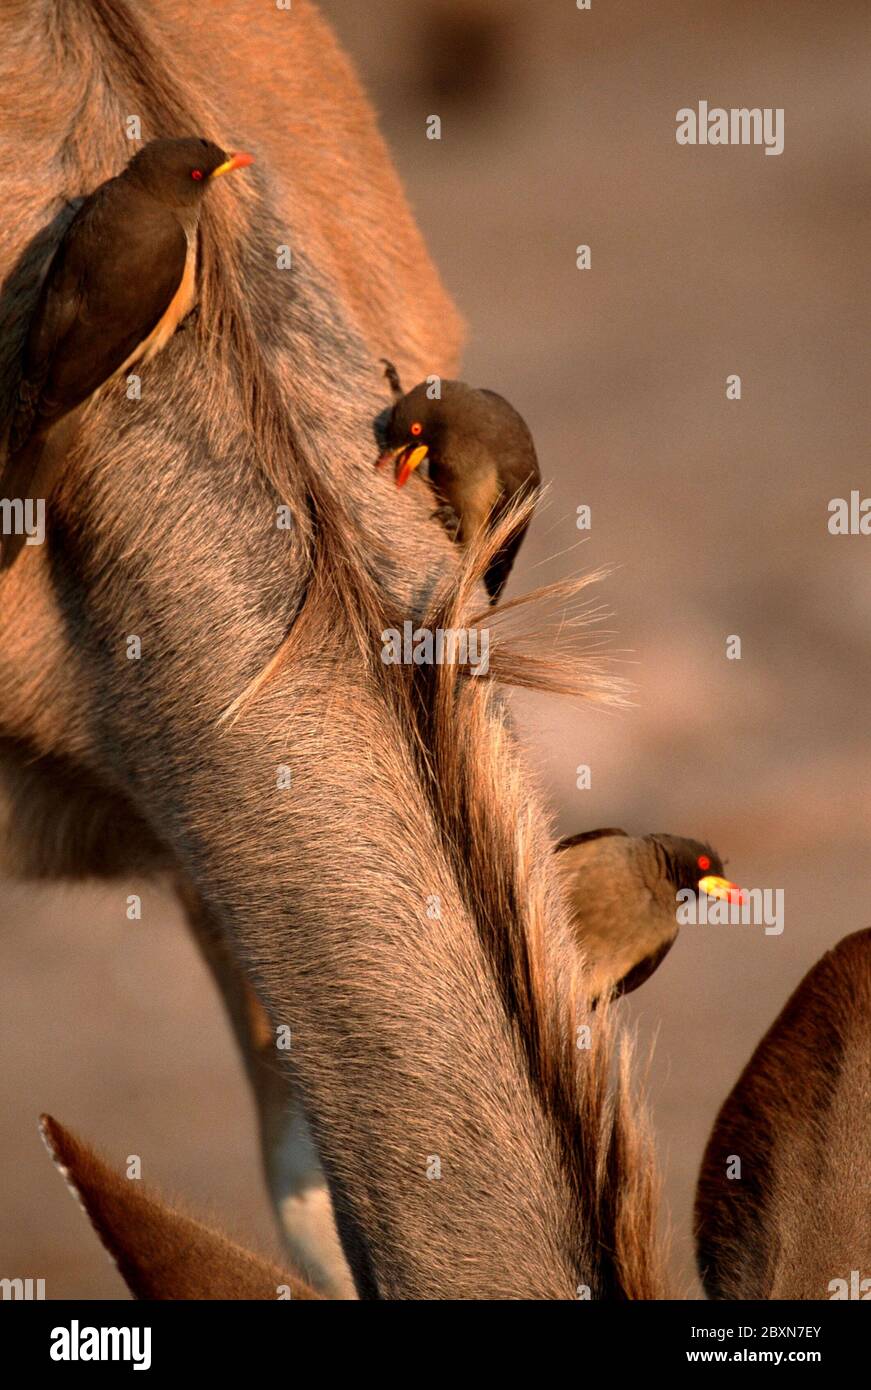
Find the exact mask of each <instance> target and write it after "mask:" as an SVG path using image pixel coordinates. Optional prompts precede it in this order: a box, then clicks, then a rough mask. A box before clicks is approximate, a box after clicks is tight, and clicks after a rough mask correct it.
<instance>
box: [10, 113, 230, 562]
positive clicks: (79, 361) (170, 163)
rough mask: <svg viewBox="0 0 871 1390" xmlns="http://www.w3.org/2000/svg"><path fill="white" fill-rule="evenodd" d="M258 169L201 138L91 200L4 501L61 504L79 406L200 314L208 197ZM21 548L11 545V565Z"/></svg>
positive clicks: (54, 296)
mask: <svg viewBox="0 0 871 1390" xmlns="http://www.w3.org/2000/svg"><path fill="white" fill-rule="evenodd" d="M253 162H254V157H253V155H250V154H242V153H238V154H228V153H227V152H226V150H223V149H221V147H220V146H219V145H215V144H213V143H212V141H211V140H205V139H202V138H199V137H196V136H192V137H190V138H187V137H185V138H184V139H180V140H151V141H150V142H149V143H148V144H147V145H144V146H143V147H142V149H141V150H139V151H138V153H137V154H135V155H134V156H133V158H132V159H131V160H130V162H129V164H128V165H127V167H126V169H124V170H123V171H122V172H121V173H120V174H118V175H117V176H116V177H115V178H112V179H108V180H107V181H106V182H105V183H102V184H100V186H99V187H98V188H96V189H94V191H93V192H92V193H91V194H90V195H89V196H88V197H86V198H85V199H84V200H83V202H82V204H81V206H80V207H79V208H78V210H77V211H76V213H75V215H74V216H73V217H72V219H71V220H70V222H69V224H68V225H67V227H66V230H65V232H64V233H63V236H62V237H61V239H60V241H59V242H58V244H57V247H56V250H55V252H54V256H53V258H52V260H51V263H50V265H49V268H48V271H47V273H46V275H45V279H44V280H43V283H42V287H41V289H40V293H39V298H38V299H37V302H36V307H35V309H34V312H33V315H32V317H31V321H30V324H29V326H28V331H27V336H26V339H25V345H24V354H23V361H22V364H21V378H20V384H19V388H18V397H17V401H16V403H15V406H14V408H13V414H12V420H11V425H10V430H9V450H8V453H7V456H6V458H5V460H4V463H3V466H2V468H0V496H4V497H9V498H16V497H20V498H21V499H22V500H24V499H27V498H44V499H46V501H48V500H50V497H51V494H52V492H53V490H54V488H55V486H56V483H57V480H58V474H59V470H60V469H61V467H62V466H63V463H64V460H65V459H66V457H67V455H68V453H69V449H70V443H71V439H72V436H73V433H74V430H75V427H76V422H77V419H78V414H77V412H78V411H79V408H80V407H81V406H83V405H84V403H85V402H86V401H87V400H88V399H89V398H90V397H92V396H93V395H94V394H95V393H96V392H97V391H98V390H100V389H101V388H102V387H103V386H104V385H105V384H106V382H108V381H109V380H110V378H112V377H113V376H115V374H116V373H119V372H121V371H124V370H127V369H128V368H129V367H131V366H132V365H133V363H134V362H140V361H141V362H147V361H148V360H149V359H150V358H152V357H154V356H155V354H156V353H158V352H160V350H161V349H162V348H163V347H165V346H166V344H167V343H168V342H169V340H170V338H171V337H172V335H173V333H174V332H175V330H176V328H177V327H178V325H179V324H180V323H181V321H182V319H183V318H184V317H185V316H186V315H187V314H188V313H189V312H190V310H191V309H192V308H193V306H194V303H195V301H196V282H197V250H198V236H199V221H200V212H201V210H202V206H203V197H204V195H205V193H206V190H207V189H208V188H209V187H210V186H211V184H212V183H213V182H214V180H215V179H217V178H220V177H222V176H223V175H224V174H229V173H231V172H232V171H233V170H235V169H244V168H246V167H247V166H248V165H249V164H253ZM61 422H63V424H62V425H61ZM21 541H22V537H20V536H10V537H4V539H3V545H2V549H0V569H5V568H7V567H8V566H9V565H10V564H11V563H12V562H13V560H14V559H15V556H16V555H17V554H18V552H19V550H20V548H21Z"/></svg>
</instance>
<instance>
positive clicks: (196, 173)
mask: <svg viewBox="0 0 871 1390" xmlns="http://www.w3.org/2000/svg"><path fill="white" fill-rule="evenodd" d="M202 177H203V171H202V169H191V178H192V179H201V178H202Z"/></svg>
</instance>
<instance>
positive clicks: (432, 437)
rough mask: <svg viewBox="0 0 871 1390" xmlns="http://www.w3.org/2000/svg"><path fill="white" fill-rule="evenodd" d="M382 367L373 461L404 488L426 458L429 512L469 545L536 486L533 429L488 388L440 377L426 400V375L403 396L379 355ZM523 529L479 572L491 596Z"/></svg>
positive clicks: (508, 568) (389, 367)
mask: <svg viewBox="0 0 871 1390" xmlns="http://www.w3.org/2000/svg"><path fill="white" fill-rule="evenodd" d="M382 361H385V359H382ZM385 366H386V368H387V370H386V372H385V375H386V377H387V380H388V381H389V383H390V386H391V389H392V391H393V395H394V398H395V399H394V404H393V407H392V408H391V409H390V410H388V411H385V412H384V413H383V415H381V416H379V418H378V421H377V423H376V434H377V436H378V438H379V442H380V443H381V446H382V453H381V457H380V458H379V459H378V463H377V465H376V466H377V467H379V468H383V467H384V466H385V465H387V464H393V465H394V467H395V470H396V472H395V477H396V486H397V487H404V486H405V484H406V483H407V482H408V479H409V478H410V477H411V475H412V473H413V472H414V470H415V469H416V468H419V467H420V465H421V464H422V463H423V461H424V459H426V460H427V464H428V469H429V482H430V485H431V486H432V489H433V491H434V492H435V494H436V497H437V498H438V500H439V503H440V506H439V508H438V510H437V511H436V513H435V515H436V516H439V517H440V519H441V520H442V521H444V522H445V523H446V524H447V525H448V526H449V529H451V530H452V533H453V535H454V539H455V540H457V541H459V542H460V543H461V544H468V542H469V541H470V540H472V539H473V538H474V537H475V536H477V535H478V534H479V533H480V532H481V531H482V530H483V529H485V528H486V527H488V526H492V525H493V524H494V523H495V522H497V521H498V520H499V518H500V516H501V515H502V513H503V512H504V511H505V508H506V507H507V506H509V504H510V503H511V502H512V501H513V500H514V499H515V498H519V497H522V496H525V495H527V494H530V493H534V492H535V491H536V489H537V488H538V486H539V484H540V482H541V472H540V470H539V466H538V459H537V457H536V453H535V445H534V444H533V442H532V435H531V434H530V432H529V430H528V428H527V426H526V423H525V422H524V420H523V418H522V417H521V416H520V415H518V413H517V411H516V410H515V409H514V407H513V406H512V405H509V404H508V401H506V400H505V399H504V398H503V397H502V396H498V395H497V394H496V392H495V391H487V390H483V389H480V390H479V389H476V388H475V387H473V386H467V385H466V384H465V382H462V381H443V382H442V383H441V398H440V399H438V400H430V398H429V396H428V394H427V393H428V389H429V388H428V386H427V383H426V382H421V384H420V385H419V386H415V387H414V388H413V390H411V391H409V392H408V393H407V394H406V395H403V394H402V387H401V385H400V382H399V376H398V374H397V371H396V368H395V367H394V366H393V364H392V363H390V362H386V361H385ZM525 534H526V526H524V527H523V529H522V530H520V531H518V532H517V534H516V535H515V536H514V537H513V538H512V540H511V541H510V542H509V543H508V545H506V546H505V547H504V548H503V549H502V550H501V551H500V552H499V554H498V555H497V556H496V557H495V559H494V560H493V562H492V564H491V565H490V567H489V569H488V570H487V573H486V575H485V576H484V583H485V584H486V586H487V592H488V593H489V595H490V600H491V602H493V603H495V602H496V600H497V599H498V598H499V595H500V594H501V592H502V589H503V587H504V585H505V581H506V580H507V578H508V575H509V574H510V572H511V567H512V565H513V564H514V558H515V556H516V554H517V551H518V550H519V548H520V544H521V542H522V540H523V537H524V535H525Z"/></svg>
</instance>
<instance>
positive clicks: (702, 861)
mask: <svg viewBox="0 0 871 1390" xmlns="http://www.w3.org/2000/svg"><path fill="white" fill-rule="evenodd" d="M696 863H697V864H698V866H699V868H700V869H704V870H705V872H707V870H708V869H709V868H710V867H711V861H710V859H709V858H708V856H707V855H706V854H700V855H699V857H698V859H697V860H696Z"/></svg>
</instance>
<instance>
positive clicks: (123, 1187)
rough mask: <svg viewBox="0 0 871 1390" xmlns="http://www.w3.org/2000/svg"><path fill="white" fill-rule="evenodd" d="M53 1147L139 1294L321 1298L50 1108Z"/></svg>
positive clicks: (46, 1118) (46, 1121)
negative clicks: (167, 1198)
mask: <svg viewBox="0 0 871 1390" xmlns="http://www.w3.org/2000/svg"><path fill="white" fill-rule="evenodd" d="M40 1131H41V1133H42V1137H43V1139H44V1141H45V1145H46V1148H47V1149H48V1151H49V1153H50V1154H51V1156H52V1158H53V1159H54V1162H55V1164H56V1165H57V1167H58V1169H59V1170H60V1172H61V1174H62V1175H63V1177H64V1178H65V1179H66V1183H67V1186H68V1187H69V1188H70V1191H71V1192H72V1193H73V1195H74V1196H75V1197H77V1198H78V1200H79V1203H80V1204H81V1206H82V1208H83V1210H84V1212H85V1214H86V1215H87V1216H88V1217H89V1218H90V1221H91V1224H92V1225H93V1227H94V1230H95V1231H96V1233H97V1235H98V1236H99V1238H100V1240H101V1241H102V1242H103V1245H104V1246H105V1247H106V1249H107V1251H108V1252H109V1254H110V1255H111V1257H112V1259H113V1260H114V1262H115V1264H116V1266H117V1268H118V1272H119V1274H120V1275H121V1277H122V1279H123V1280H124V1282H125V1283H126V1285H127V1287H128V1288H129V1290H130V1292H131V1293H132V1294H133V1296H134V1298H142V1299H161V1300H167V1299H279V1298H288V1297H290V1298H303V1299H316V1298H319V1297H320V1295H319V1294H317V1293H315V1292H314V1290H313V1289H311V1288H310V1287H309V1286H308V1285H307V1284H306V1283H305V1282H304V1281H303V1280H302V1279H300V1278H298V1277H297V1276H296V1275H294V1274H289V1273H288V1272H287V1271H285V1270H282V1269H281V1268H279V1266H278V1265H274V1264H272V1262H271V1261H269V1260H266V1259H263V1258H262V1257H261V1256H260V1255H256V1254H254V1253H253V1252H252V1251H250V1250H245V1249H243V1248H242V1246H240V1245H236V1244H235V1243H234V1242H233V1241H231V1240H230V1239H229V1237H228V1236H225V1235H223V1234H222V1232H220V1231H217V1230H213V1229H212V1228H211V1227H209V1226H204V1225H203V1224H202V1223H201V1222H199V1221H195V1220H193V1218H191V1217H189V1216H184V1215H183V1214H182V1213H181V1212H177V1211H174V1210H173V1209H172V1208H171V1207H169V1206H166V1205H165V1204H164V1203H163V1202H161V1201H160V1200H159V1199H158V1198H156V1197H154V1196H152V1195H151V1194H150V1193H148V1192H145V1191H143V1190H142V1185H141V1183H140V1182H139V1181H138V1180H129V1179H127V1178H125V1177H122V1176H121V1175H120V1174H119V1173H116V1172H115V1171H114V1169H112V1168H110V1167H109V1165H108V1164H107V1163H105V1162H104V1161H103V1160H102V1159H101V1158H98V1157H97V1155H96V1154H95V1153H94V1151H93V1150H92V1149H91V1148H89V1147H88V1145H87V1144H84V1143H82V1141H81V1140H80V1139H78V1138H76V1136H75V1135H74V1134H71V1133H70V1131H69V1130H68V1129H65V1128H64V1127H63V1125H61V1124H58V1122H57V1120H54V1119H52V1117H51V1116H50V1115H43V1116H42V1117H41V1119H40Z"/></svg>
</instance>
